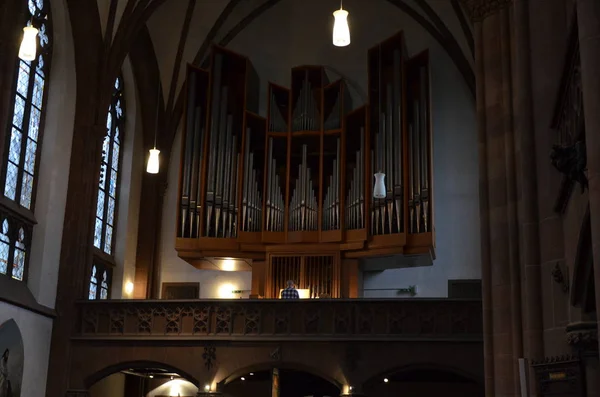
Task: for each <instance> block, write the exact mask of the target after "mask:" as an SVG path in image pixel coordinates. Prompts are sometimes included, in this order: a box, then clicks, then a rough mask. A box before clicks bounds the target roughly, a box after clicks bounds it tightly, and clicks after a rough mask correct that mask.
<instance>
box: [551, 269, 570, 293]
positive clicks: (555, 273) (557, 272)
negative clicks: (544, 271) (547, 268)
mask: <svg viewBox="0 0 600 397" xmlns="http://www.w3.org/2000/svg"><path fill="white" fill-rule="evenodd" d="M552 277H553V278H554V282H556V283H557V284H559V285H560V288H561V289H562V292H564V293H565V294H566V293H567V292H569V283H568V282H567V280H566V277H565V276H564V275H563V272H562V269H561V268H560V264H559V263H557V264H556V266H554V269H552Z"/></svg>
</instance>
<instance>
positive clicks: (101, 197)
mask: <svg viewBox="0 0 600 397" xmlns="http://www.w3.org/2000/svg"><path fill="white" fill-rule="evenodd" d="M124 127H125V100H124V93H123V79H122V78H121V77H119V78H117V79H116V80H115V84H114V87H113V94H112V99H111V103H110V106H109V108H108V113H107V116H106V135H105V136H104V141H103V142H102V163H101V165H100V179H99V182H98V197H97V200H96V218H95V222H94V247H95V248H96V249H97V251H96V253H95V255H94V264H93V266H92V272H91V279H90V285H89V292H88V298H89V299H108V297H109V292H110V285H111V278H112V267H113V265H114V258H113V250H114V241H115V228H116V224H117V197H118V193H119V172H120V166H121V144H122V142H123V131H124Z"/></svg>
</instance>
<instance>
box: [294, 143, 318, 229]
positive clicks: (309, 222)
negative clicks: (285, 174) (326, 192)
mask: <svg viewBox="0 0 600 397" xmlns="http://www.w3.org/2000/svg"><path fill="white" fill-rule="evenodd" d="M307 157H308V146H307V145H306V144H304V145H302V163H301V164H299V165H298V178H297V179H296V186H295V187H294V190H293V191H292V193H291V200H290V212H289V230H291V231H311V230H317V229H318V226H319V225H318V206H317V196H316V194H315V189H314V185H313V181H312V179H311V170H310V168H308V159H307Z"/></svg>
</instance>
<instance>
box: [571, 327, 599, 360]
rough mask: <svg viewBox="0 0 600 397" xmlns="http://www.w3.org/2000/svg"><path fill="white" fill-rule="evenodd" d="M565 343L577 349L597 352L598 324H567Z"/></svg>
mask: <svg viewBox="0 0 600 397" xmlns="http://www.w3.org/2000/svg"><path fill="white" fill-rule="evenodd" d="M566 331H567V338H566V339H567V343H568V344H569V345H571V346H572V347H573V348H574V349H575V350H578V351H593V352H596V354H597V352H598V325H597V324H596V323H595V322H591V321H590V322H581V323H576V324H569V325H568V326H567V329H566Z"/></svg>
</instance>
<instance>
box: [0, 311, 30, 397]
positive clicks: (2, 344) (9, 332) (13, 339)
mask: <svg viewBox="0 0 600 397" xmlns="http://www.w3.org/2000/svg"><path fill="white" fill-rule="evenodd" d="M0 360H3V361H4V360H6V364H7V368H8V380H9V381H10V386H11V389H12V392H13V395H16V396H19V395H21V385H22V384H23V372H24V371H23V369H24V367H25V349H24V346H23V337H22V336H21V330H20V329H19V326H18V325H17V323H16V322H15V320H14V319H10V320H8V321H5V322H4V323H3V324H0Z"/></svg>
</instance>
